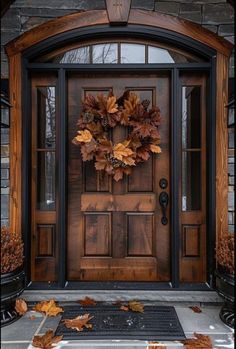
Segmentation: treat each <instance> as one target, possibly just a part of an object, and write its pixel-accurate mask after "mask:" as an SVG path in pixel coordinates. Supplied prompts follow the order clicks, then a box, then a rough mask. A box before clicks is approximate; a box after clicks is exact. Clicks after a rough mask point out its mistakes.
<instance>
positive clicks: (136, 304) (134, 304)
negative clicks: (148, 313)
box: [128, 301, 144, 313]
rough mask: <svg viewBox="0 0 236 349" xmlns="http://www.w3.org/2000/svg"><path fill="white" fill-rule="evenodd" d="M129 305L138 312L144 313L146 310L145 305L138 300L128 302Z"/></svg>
mask: <svg viewBox="0 0 236 349" xmlns="http://www.w3.org/2000/svg"><path fill="white" fill-rule="evenodd" d="M128 307H129V309H130V310H132V311H135V312H138V313H143V312H144V309H143V308H144V305H143V304H142V303H140V302H136V301H130V302H129V303H128Z"/></svg>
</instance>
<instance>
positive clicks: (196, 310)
mask: <svg viewBox="0 0 236 349" xmlns="http://www.w3.org/2000/svg"><path fill="white" fill-rule="evenodd" d="M189 308H190V309H192V311H194V313H201V312H202V311H201V309H200V308H199V307H197V306H193V307H189Z"/></svg>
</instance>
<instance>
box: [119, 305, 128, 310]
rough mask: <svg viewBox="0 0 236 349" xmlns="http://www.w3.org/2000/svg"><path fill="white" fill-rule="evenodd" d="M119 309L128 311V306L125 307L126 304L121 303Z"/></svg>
mask: <svg viewBox="0 0 236 349" xmlns="http://www.w3.org/2000/svg"><path fill="white" fill-rule="evenodd" d="M120 310H123V311H129V307H127V306H126V305H122V306H121V307H120Z"/></svg>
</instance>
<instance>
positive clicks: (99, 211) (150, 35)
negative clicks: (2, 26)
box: [8, 10, 229, 288]
mask: <svg viewBox="0 0 236 349" xmlns="http://www.w3.org/2000/svg"><path fill="white" fill-rule="evenodd" d="M86 16H87V17H86ZM159 16H160V15H158V14H155V15H154V17H155V18H153V17H152V16H151V17H150V14H149V13H145V11H135V10H133V13H131V16H130V19H129V24H128V26H127V27H109V26H108V25H107V21H108V19H107V17H106V13H104V12H103V11H93V12H92V13H87V14H84V15H81V14H77V15H71V16H66V17H65V18H63V19H58V20H57V21H58V22H57V21H55V22H57V23H58V26H57V25H56V26H55V25H54V26H50V25H49V27H47V29H50V30H48V33H47V34H46V31H45V33H44V30H46V26H42V27H41V31H40V29H39V28H38V29H37V30H36V29H35V30H33V31H35V32H37V35H38V36H37V37H33V35H32V36H31V43H30V44H29V42H28V41H27V39H28V40H29V38H30V35H28V38H27V35H26V37H25V38H23V39H21V38H19V39H18V41H17V43H16V44H15V45H11V46H9V49H8V52H9V54H10V55H11V54H12V56H11V57H12V65H11V67H12V69H16V68H15V66H13V62H14V60H19V59H21V57H20V56H21V55H20V54H19V51H20V52H21V51H22V57H24V63H25V65H24V69H23V70H24V83H25V85H24V86H25V88H27V89H28V92H29V93H30V94H31V107H30V106H29V104H28V106H27V100H26V99H25V100H24V99H23V108H25V109H24V111H25V113H23V118H24V120H25V121H26V120H28V123H27V125H26V124H25V126H24V128H23V134H25V137H23V149H25V153H23V155H24V161H25V162H24V164H25V176H24V181H23V188H24V190H23V193H24V195H25V199H26V202H28V206H27V205H25V203H24V204H23V212H24V216H23V225H24V227H25V228H26V226H27V224H28V222H29V221H28V219H27V217H29V216H30V217H32V219H30V224H31V230H30V229H28V231H29V232H30V231H31V233H29V236H31V244H30V245H31V249H29V250H31V252H30V254H29V255H30V257H31V268H30V269H31V272H30V273H29V274H30V280H33V281H35V282H50V287H51V284H52V283H55V284H56V285H58V284H59V285H61V286H64V285H65V284H66V283H67V282H68V281H69V282H70V284H71V285H72V287H73V285H74V286H75V287H76V282H78V281H97V282H100V281H103V284H104V287H106V282H107V281H121V282H123V281H126V282H140V281H141V282H144V281H145V282H152V283H153V282H155V285H156V287H157V288H158V287H163V285H164V286H165V287H167V288H168V287H173V286H174V287H178V286H179V285H180V284H181V283H182V284H184V283H195V284H199V283H200V284H203V285H204V284H206V283H207V282H209V279H210V278H211V270H212V268H213V253H214V244H212V243H213V242H214V239H215V234H214V227H215V222H216V221H215V209H214V205H215V200H214V198H215V193H216V188H215V186H214V182H213V181H212V176H215V162H214V154H215V142H214V139H215V135H216V133H215V126H214V125H215V99H214V93H215V90H214V81H215V78H216V77H217V76H216V72H215V55H216V53H217V54H218V57H221V58H219V59H221V60H222V61H221V63H222V65H221V67H220V68H221V69H223V70H224V69H225V67H226V56H225V54H228V53H229V49H228V48H227V47H226V46H227V45H226V44H225V43H221V42H219V41H218V40H217V39H216V37H214V41H213V42H212V41H211V44H210V42H209V38H208V37H207V36H206V35H204V34H205V33H200V32H199V33H198V35H199V41H196V40H194V39H193V36H194V34H193V33H192V32H191V30H192V29H193V28H194V29H195V33H196V30H197V29H196V28H195V27H194V26H193V27H192V25H189V28H187V27H186V26H185V27H184V26H183V23H181V22H177V23H175V25H174V24H173V22H172V21H171V18H170V21H169V22H168V23H164V22H163V18H162V17H161V16H160V17H159ZM167 17H168V16H167ZM85 19H87V20H89V21H90V25H89V26H88V25H86V26H84V20H85ZM157 19H158V22H156V20H157ZM144 20H145V21H147V20H148V21H149V26H145V25H144V23H143V22H144ZM60 21H61V22H60ZM134 21H135V24H134ZM59 22H60V23H59ZM146 23H147V22H145V24H146ZM154 23H155V24H154ZM54 24H55V23H54ZM160 26H162V28H160ZM173 28H175V31H174V32H173ZM33 31H32V33H31V34H35V33H33ZM177 31H178V32H177ZM183 33H184V34H185V35H183ZM104 35H106V40H105V41H104ZM211 39H212V38H211ZM22 40H23V41H22ZM206 44H208V46H207V45H206ZM25 45H26V46H27V47H26V46H25ZM209 46H211V47H209ZM212 46H213V47H212ZM217 49H218V50H219V51H220V52H217ZM15 50H16V51H17V50H18V53H16V51H15ZM134 52H135V54H134ZM222 52H224V54H222ZM223 57H225V58H223ZM218 62H220V60H218ZM218 64H219V63H218ZM18 67H19V66H18ZM218 67H219V65H218ZM18 76H19V74H18ZM16 84H18V82H16ZM15 87H16V86H15ZM18 88H19V85H18ZM110 89H112V90H113V91H114V93H115V94H118V95H120V94H122V91H123V90H125V89H130V90H131V91H134V92H136V93H138V94H139V95H140V97H141V98H142V99H149V100H150V102H151V104H153V105H155V104H158V106H159V107H160V108H161V111H162V114H163V115H164V118H163V119H164V121H163V127H162V131H161V132H162V135H161V137H162V139H163V140H164V142H163V145H164V147H163V149H164V150H163V153H162V155H161V156H160V158H159V159H157V158H156V157H153V158H152V159H150V160H149V162H147V166H146V167H145V166H143V167H140V168H139V169H138V168H137V169H136V170H137V171H136V172H135V173H134V175H133V176H132V177H131V179H128V178H126V179H125V180H123V182H122V184H121V185H120V184H119V185H116V184H114V183H113V182H112V181H111V180H109V179H104V178H103V179H101V178H99V177H98V176H97V174H96V173H95V172H94V170H93V169H92V167H91V166H89V165H88V166H87V165H86V166H82V162H81V159H80V156H79V151H78V149H75V148H73V145H71V138H72V137H73V133H74V131H75V125H76V121H77V118H78V116H79V112H80V110H81V102H80V101H81V99H82V98H83V97H84V96H85V95H86V94H87V93H92V94H96V93H97V92H98V91H100V92H103V93H107V92H108V91H109V90H110ZM30 90H31V91H32V92H30ZM223 91H224V90H223ZM18 92H19V90H18ZM225 92H226V91H225ZM221 93H222V92H221ZM28 96H29V95H28ZM27 99H28V97H27ZM49 107H51V113H48V112H47V110H48V109H49ZM13 113H14V112H13ZM48 115H49V119H50V118H51V119H50V120H47V118H48ZM27 118H28V119H27ZM53 118H54V120H53ZM49 122H50V124H51V126H50V132H51V135H49V137H48V134H47V137H46V136H45V135H46V126H47V129H48V123H49ZM67 130H68V132H67ZM50 132H49V133H50ZM53 132H54V133H53ZM122 132H123V131H122V130H120V131H119V130H118V131H117V132H116V133H117V134H114V140H115V139H116V137H117V139H119V138H120V137H122ZM219 137H221V136H219ZM206 139H208V142H207V143H206ZM29 144H31V150H30V152H29V150H28V147H29ZM26 150H27V151H26ZM21 155H22V152H21ZM206 159H207V160H208V161H206ZM29 164H31V166H30V167H31V168H32V171H29ZM219 165H220V164H219ZM82 167H83V170H82V171H81V168H82ZM141 171H142V173H141ZM53 173H54V175H52V174H53ZM163 178H164V179H166V180H167V183H168V184H167V187H166V188H165V191H166V192H167V193H168V195H169V198H170V201H169V206H168V209H167V218H168V224H167V225H163V224H162V223H161V219H160V218H161V215H162V214H163V211H162V208H161V207H160V205H159V202H158V197H159V195H160V193H161V191H162V190H163V189H162V188H161V186H160V180H161V179H163ZM27 179H28V180H27ZM19 185H20V184H18V190H19V194H20V192H21V188H20V187H19ZM111 202H112V204H111ZM146 202H147V203H148V204H147V205H145V203H146ZM207 202H208V203H209V204H208V205H206V203H207ZM140 206H141V208H140ZM137 207H138V209H137ZM142 207H143V208H142ZM16 211H17V210H16V208H14V207H13V210H12V212H14V213H15V214H16ZM216 216H217V212H216ZM15 224H20V218H19V216H16V222H15ZM26 230H27V229H26ZM212 230H213V232H212V233H210V232H211V231H212ZM206 250H208V254H206ZM207 266H208V270H209V272H208V273H207ZM168 285H169V286H168ZM170 285H171V286H170ZM45 287H47V286H46V285H45Z"/></svg>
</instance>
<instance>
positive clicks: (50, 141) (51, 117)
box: [37, 86, 56, 149]
mask: <svg viewBox="0 0 236 349" xmlns="http://www.w3.org/2000/svg"><path fill="white" fill-rule="evenodd" d="M37 103H38V117H37V120H38V127H37V130H38V134H37V144H38V148H40V149H44V148H55V140H56V88H55V87H54V86H50V87H38V88H37Z"/></svg>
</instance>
